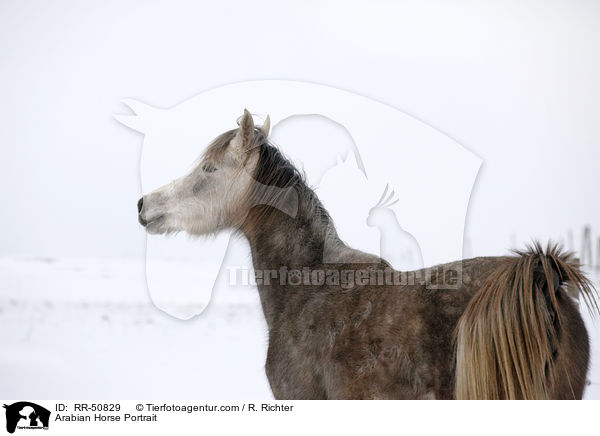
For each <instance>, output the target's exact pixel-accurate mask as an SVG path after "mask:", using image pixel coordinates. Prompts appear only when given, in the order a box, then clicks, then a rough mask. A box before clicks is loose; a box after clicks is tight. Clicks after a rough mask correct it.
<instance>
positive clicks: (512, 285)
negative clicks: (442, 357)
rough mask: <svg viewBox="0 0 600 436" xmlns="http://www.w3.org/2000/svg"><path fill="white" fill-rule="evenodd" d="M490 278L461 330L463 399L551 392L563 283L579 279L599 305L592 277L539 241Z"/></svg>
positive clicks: (458, 388)
mask: <svg viewBox="0 0 600 436" xmlns="http://www.w3.org/2000/svg"><path fill="white" fill-rule="evenodd" d="M515 254H516V255H515V256H510V257H506V258H505V260H503V262H502V264H501V265H500V266H499V267H498V268H497V269H496V270H495V271H494V272H493V273H492V274H491V275H490V276H489V277H488V278H487V280H486V282H485V283H484V284H483V286H482V287H481V288H480V289H479V290H478V291H477V293H476V294H475V295H474V296H473V298H472V299H471V301H470V302H469V304H468V306H467V308H466V310H465V312H464V313H463V315H462V316H461V317H460V319H459V321H458V324H457V327H456V331H455V336H454V339H455V347H456V348H455V352H456V376H455V383H456V385H455V393H456V398H457V399H548V398H549V389H550V387H551V385H552V380H555V371H556V368H555V365H554V360H555V359H554V357H555V355H556V353H557V349H558V348H559V347H560V340H561V335H562V332H563V329H564V326H562V325H561V324H562V323H561V317H560V305H559V302H558V298H559V289H560V286H561V285H562V284H563V283H566V284H567V285H568V286H569V287H576V288H577V289H578V290H579V293H580V295H581V296H582V297H583V299H584V301H585V303H586V304H587V305H588V307H590V308H592V309H594V311H596V312H597V311H598V306H597V303H596V300H595V298H594V297H595V293H594V290H593V288H592V285H591V283H590V281H589V280H588V279H587V278H586V277H585V275H584V274H583V273H582V272H581V269H580V266H579V264H578V263H577V261H576V260H575V259H574V257H573V255H572V254H571V253H563V252H561V249H560V248H559V247H558V246H556V245H554V246H550V245H549V246H548V248H547V249H546V250H545V252H544V250H543V249H542V247H541V246H540V245H539V244H538V243H536V244H534V246H532V247H529V248H528V250H527V251H525V252H520V251H517V252H515Z"/></svg>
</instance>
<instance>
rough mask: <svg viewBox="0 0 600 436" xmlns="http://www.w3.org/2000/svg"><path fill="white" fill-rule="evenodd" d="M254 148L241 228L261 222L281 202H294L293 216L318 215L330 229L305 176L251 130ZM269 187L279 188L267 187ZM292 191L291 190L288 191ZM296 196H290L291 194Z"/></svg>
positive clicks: (278, 208) (279, 206)
mask: <svg viewBox="0 0 600 436" xmlns="http://www.w3.org/2000/svg"><path fill="white" fill-rule="evenodd" d="M254 133H255V136H254V139H255V144H256V145H255V147H258V148H259V151H258V152H259V157H258V162H257V164H256V168H255V170H254V174H253V178H254V180H255V181H256V182H258V183H256V184H253V186H252V187H251V189H250V192H249V193H248V198H249V204H250V205H251V206H250V207H251V209H250V210H249V212H248V216H247V218H246V220H245V223H244V224H243V227H244V228H245V229H244V230H247V229H249V228H255V226H256V225H258V224H261V223H265V222H266V221H267V220H268V219H269V218H270V217H271V216H272V215H273V214H275V213H276V212H277V211H278V210H285V209H286V207H285V206H284V203H287V204H289V203H290V202H295V201H297V204H298V208H297V214H296V217H295V218H297V219H303V217H307V216H311V217H312V218H313V219H314V218H315V217H320V218H321V219H320V220H319V221H321V222H322V223H323V224H326V225H329V226H330V228H333V224H332V222H331V219H330V217H329V214H328V212H327V210H326V209H325V208H324V207H323V205H322V204H321V202H320V200H319V199H318V197H317V195H316V194H315V192H314V190H313V189H312V188H310V187H309V186H308V184H307V182H306V179H305V175H304V174H303V173H302V172H301V171H300V170H298V169H297V168H296V167H295V166H294V165H293V164H292V163H291V162H290V160H289V159H288V158H286V157H285V156H284V154H283V153H282V152H281V150H279V148H278V147H277V146H276V145H274V144H272V143H270V142H269V141H268V139H267V138H266V136H265V134H264V133H263V132H262V131H261V130H260V129H256V130H255V132H254ZM269 187H274V188H279V189H269ZM291 190H293V191H291ZM292 192H295V193H296V194H297V196H293V197H294V198H291V197H292V195H291V193H292Z"/></svg>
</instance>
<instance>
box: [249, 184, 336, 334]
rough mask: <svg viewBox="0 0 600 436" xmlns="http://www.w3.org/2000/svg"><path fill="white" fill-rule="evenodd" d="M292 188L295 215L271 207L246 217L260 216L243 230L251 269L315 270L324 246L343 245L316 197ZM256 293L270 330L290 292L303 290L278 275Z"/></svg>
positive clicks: (320, 263)
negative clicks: (250, 260)
mask: <svg viewBox="0 0 600 436" xmlns="http://www.w3.org/2000/svg"><path fill="white" fill-rule="evenodd" d="M293 189H295V190H296V192H297V193H298V208H297V213H296V214H295V216H290V215H288V214H287V213H285V212H282V211H281V210H279V209H277V208H274V207H272V206H267V205H261V206H256V207H255V208H254V209H253V210H252V211H251V213H250V215H249V218H250V219H253V217H260V218H261V221H260V222H257V223H254V224H253V225H251V226H246V229H248V228H250V229H251V230H243V233H244V234H245V236H246V237H247V239H248V241H249V243H250V249H251V252H252V263H253V266H254V269H255V271H257V272H258V271H261V272H262V274H266V273H267V272H268V271H277V272H278V274H281V271H282V269H284V270H285V271H289V270H292V269H296V270H302V269H303V268H305V267H318V266H319V265H322V264H323V255H324V249H325V247H326V246H338V245H343V243H342V242H341V241H340V240H339V238H338V236H337V233H336V232H335V228H334V226H333V222H332V220H331V218H330V217H329V215H328V214H327V212H326V211H325V210H324V209H323V207H322V206H321V203H320V202H319V200H318V199H317V197H316V194H315V193H314V192H313V191H312V190H310V188H308V187H306V186H305V185H300V186H296V187H294V188H293ZM265 208H268V209H266V210H265ZM258 290H259V294H260V299H261V304H262V306H263V311H264V313H265V318H266V320H267V324H268V325H269V327H271V326H272V325H273V322H274V320H275V319H276V318H277V315H278V314H279V313H281V312H282V309H283V305H284V304H285V301H286V299H289V297H290V293H292V292H302V291H303V287H302V286H285V284H281V283H280V275H277V279H274V280H272V281H271V282H270V284H269V285H265V284H261V283H259V284H258Z"/></svg>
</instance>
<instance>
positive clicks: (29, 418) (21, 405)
mask: <svg viewBox="0 0 600 436" xmlns="http://www.w3.org/2000/svg"><path fill="white" fill-rule="evenodd" d="M3 407H4V408H5V409H6V431H8V432H9V433H14V432H15V429H17V428H18V429H19V430H21V429H28V430H35V429H43V430H48V423H49V421H50V411H49V410H48V409H46V408H44V407H42V406H39V405H37V404H35V403H30V402H29V401H19V402H17V403H13V404H11V405H6V404H5V405H4V406H3Z"/></svg>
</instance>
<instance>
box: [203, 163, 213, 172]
mask: <svg viewBox="0 0 600 436" xmlns="http://www.w3.org/2000/svg"><path fill="white" fill-rule="evenodd" d="M202 169H203V170H204V172H207V173H214V172H215V171H217V169H216V168H215V167H214V166H213V165H212V164H204V165H202Z"/></svg>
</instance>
